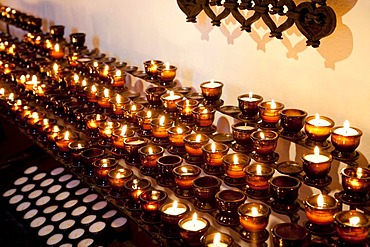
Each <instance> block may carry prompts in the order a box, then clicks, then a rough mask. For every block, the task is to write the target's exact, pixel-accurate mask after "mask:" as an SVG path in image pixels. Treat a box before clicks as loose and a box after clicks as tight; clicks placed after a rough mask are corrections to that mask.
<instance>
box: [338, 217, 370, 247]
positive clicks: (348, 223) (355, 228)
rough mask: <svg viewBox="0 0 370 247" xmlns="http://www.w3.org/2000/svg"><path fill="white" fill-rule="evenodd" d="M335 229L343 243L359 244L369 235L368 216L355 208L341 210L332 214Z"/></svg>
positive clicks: (369, 221)
mask: <svg viewBox="0 0 370 247" xmlns="http://www.w3.org/2000/svg"><path fill="white" fill-rule="evenodd" d="M334 219H335V223H336V231H337V234H338V236H339V239H340V241H341V242H342V243H344V244H347V245H348V244H349V245H351V246H361V245H363V244H364V243H365V242H366V239H367V238H368V235H369V226H370V219H369V216H368V215H366V214H364V213H361V212H359V211H355V210H349V211H341V212H338V213H336V214H335V216H334Z"/></svg>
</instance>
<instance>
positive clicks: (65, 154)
mask: <svg viewBox="0 0 370 247" xmlns="http://www.w3.org/2000/svg"><path fill="white" fill-rule="evenodd" d="M75 140H77V136H76V135H75V134H74V133H72V132H71V131H68V130H66V131H65V132H61V133H59V134H58V135H57V137H55V144H56V145H57V147H58V149H59V153H58V155H59V156H60V157H62V158H69V157H70V153H69V149H68V144H69V143H71V142H73V141H75Z"/></svg>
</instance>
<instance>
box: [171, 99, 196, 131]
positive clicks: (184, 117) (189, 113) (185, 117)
mask: <svg viewBox="0 0 370 247" xmlns="http://www.w3.org/2000/svg"><path fill="white" fill-rule="evenodd" d="M198 105H199V101H198V100H195V99H184V100H180V101H178V102H177V103H176V107H177V111H178V112H179V115H180V121H181V122H180V123H181V124H184V125H185V124H186V125H194V124H195V123H194V118H193V110H194V109H195V108H196V107H197V106H198Z"/></svg>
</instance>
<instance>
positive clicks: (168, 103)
mask: <svg viewBox="0 0 370 247" xmlns="http://www.w3.org/2000/svg"><path fill="white" fill-rule="evenodd" d="M183 97H184V96H183V95H182V94H180V93H174V92H173V91H169V92H168V93H165V94H162V95H161V100H162V103H163V106H164V109H165V112H166V113H168V114H170V116H171V117H176V113H177V107H176V103H177V102H179V101H181V100H182V99H183Z"/></svg>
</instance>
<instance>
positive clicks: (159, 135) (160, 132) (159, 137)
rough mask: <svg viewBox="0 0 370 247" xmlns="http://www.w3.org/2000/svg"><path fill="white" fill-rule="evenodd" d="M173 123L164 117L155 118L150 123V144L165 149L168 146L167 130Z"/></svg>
mask: <svg viewBox="0 0 370 247" xmlns="http://www.w3.org/2000/svg"><path fill="white" fill-rule="evenodd" d="M173 123H174V121H173V120H172V119H170V118H166V117H165V116H161V117H157V118H155V119H153V120H152V121H151V122H150V126H151V128H152V135H153V138H152V142H153V143H154V144H156V145H160V146H163V147H166V146H168V145H169V144H170V140H169V138H168V137H169V134H168V132H167V129H168V128H170V127H171V126H172V125H173Z"/></svg>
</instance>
